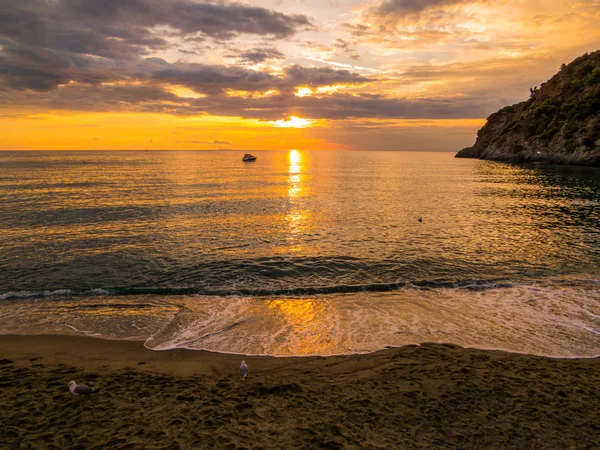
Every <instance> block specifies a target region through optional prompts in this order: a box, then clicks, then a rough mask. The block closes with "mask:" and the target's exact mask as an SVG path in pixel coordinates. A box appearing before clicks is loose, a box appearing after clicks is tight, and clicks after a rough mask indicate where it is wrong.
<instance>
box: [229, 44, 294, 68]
mask: <svg viewBox="0 0 600 450" xmlns="http://www.w3.org/2000/svg"><path fill="white" fill-rule="evenodd" d="M232 56H233V57H235V58H237V59H238V60H239V61H240V62H242V63H248V64H257V63H261V62H265V61H269V60H272V59H284V58H285V55H284V54H283V53H281V52H280V51H279V50H277V49H276V48H254V49H251V50H246V51H245V52H241V53H240V54H238V55H232Z"/></svg>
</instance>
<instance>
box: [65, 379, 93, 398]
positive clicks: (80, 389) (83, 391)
mask: <svg viewBox="0 0 600 450" xmlns="http://www.w3.org/2000/svg"><path fill="white" fill-rule="evenodd" d="M69 392H70V393H71V394H73V395H90V394H92V393H94V392H96V389H94V388H91V387H89V386H87V385H85V384H77V383H75V382H74V381H69Z"/></svg>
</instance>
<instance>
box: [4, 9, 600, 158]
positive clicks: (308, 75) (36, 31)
mask: <svg viewBox="0 0 600 450" xmlns="http://www.w3.org/2000/svg"><path fill="white" fill-rule="evenodd" d="M598 23H600V0H587V1H557V0H538V1H533V0H383V1H381V0H375V1H355V0H303V1H297V0H294V1H292V0H255V1H245V2H215V1H198V0H128V1H125V0H106V1H102V2H99V1H97V0H53V1H46V0H28V1H20V2H3V4H2V10H0V149H83V150H87V149H218V148H228V149H238V150H244V149H285V150H287V149H290V148H296V149H300V150H308V149H323V150H327V149H366V150H423V151H428V150H447V151H455V150H459V149H460V148H462V147H465V146H468V145H471V144H472V143H473V142H474V140H475V134H476V131H477V129H479V128H480V127H481V126H482V125H483V124H484V123H485V117H487V116H488V115H489V114H491V113H492V112H494V111H496V110H497V109H499V108H501V107H503V106H505V105H508V104H513V103H516V102H518V101H522V100H524V99H526V98H527V97H528V95H529V88H530V87H532V86H535V85H539V84H541V83H542V82H544V81H545V80H547V79H548V78H549V77H550V76H552V75H553V74H554V73H556V72H557V71H558V68H559V67H560V65H561V64H562V63H568V62H570V61H571V60H573V59H574V58H575V57H577V56H579V55H581V54H583V53H585V52H591V51H594V50H597V49H598V48H600V45H599V44H600V27H598V25H597V24H598Z"/></svg>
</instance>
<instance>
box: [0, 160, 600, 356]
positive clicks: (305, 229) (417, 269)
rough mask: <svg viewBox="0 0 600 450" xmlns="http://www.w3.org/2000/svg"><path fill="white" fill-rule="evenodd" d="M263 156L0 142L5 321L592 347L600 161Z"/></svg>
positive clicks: (257, 342)
mask: <svg viewBox="0 0 600 450" xmlns="http://www.w3.org/2000/svg"><path fill="white" fill-rule="evenodd" d="M255 154H256V155H257V156H258V161H257V162H255V163H243V162H242V161H241V156H242V154H241V153H239V152H231V151H221V152H2V153H0V333H61V334H63V333H64V334H72V333H75V334H88V335H95V336H102V337H106V338H125V339H142V340H145V341H146V346H147V347H149V348H153V349H157V350H164V349H171V348H176V347H186V348H192V349H210V350H216V351H222V352H235V353H249V354H271V355H306V354H320V355H328V354H338V353H355V352H366V351H373V350H377V349H380V348H383V347H384V346H386V345H394V346H396V345H405V344H412V343H419V342H426V341H427V342H432V341H433V342H451V343H456V344H460V345H465V346H472V347H480V348H498V349H505V350H510V351H517V352H523V353H534V354H542V355H551V356H595V355H600V170H598V169H591V168H590V169H587V168H565V167H560V168H557V167H554V168H552V167H542V166H513V165H508V164H502V163H495V162H485V161H476V160H464V159H454V158H453V154H451V153H400V152H398V153H394V152H325V151H323V152H300V151H295V150H292V151H289V152H256V153H255ZM419 218H422V221H420V220H419Z"/></svg>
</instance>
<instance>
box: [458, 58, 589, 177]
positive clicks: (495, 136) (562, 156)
mask: <svg viewBox="0 0 600 450" xmlns="http://www.w3.org/2000/svg"><path fill="white" fill-rule="evenodd" d="M456 157H457V158H479V159H490V160H496V161H512V162H525V161H543V162H548V163H555V164H578V165H593V166H600V50H599V51H596V52H594V53H592V54H587V53H586V54H585V55H584V56H581V57H579V58H577V59H576V60H575V61H573V62H572V63H571V64H569V65H567V66H565V65H564V64H563V66H562V67H561V69H560V72H559V73H557V74H556V75H554V76H553V77H552V78H551V79H550V80H548V81H547V82H546V83H543V84H542V85H541V86H540V88H539V89H538V88H537V87H536V88H534V89H532V90H531V97H530V98H529V100H527V101H524V102H521V103H518V104H516V105H513V106H507V107H505V108H502V109H501V110H500V111H498V112H496V113H494V114H492V115H491V116H490V117H488V119H487V123H486V124H485V125H484V127H483V128H482V129H481V130H479V131H478V132H477V140H476V142H475V145H473V147H467V148H465V149H463V150H461V151H460V152H458V153H457V154H456Z"/></svg>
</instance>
